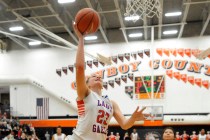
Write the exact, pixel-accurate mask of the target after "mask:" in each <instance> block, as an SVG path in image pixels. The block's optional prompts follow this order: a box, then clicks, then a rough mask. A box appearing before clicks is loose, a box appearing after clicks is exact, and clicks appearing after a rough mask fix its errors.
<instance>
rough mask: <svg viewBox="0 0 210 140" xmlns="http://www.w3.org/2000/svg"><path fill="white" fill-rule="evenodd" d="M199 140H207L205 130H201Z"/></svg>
mask: <svg viewBox="0 0 210 140" xmlns="http://www.w3.org/2000/svg"><path fill="white" fill-rule="evenodd" d="M198 140H206V134H205V129H201V131H200V134H199V135H198Z"/></svg>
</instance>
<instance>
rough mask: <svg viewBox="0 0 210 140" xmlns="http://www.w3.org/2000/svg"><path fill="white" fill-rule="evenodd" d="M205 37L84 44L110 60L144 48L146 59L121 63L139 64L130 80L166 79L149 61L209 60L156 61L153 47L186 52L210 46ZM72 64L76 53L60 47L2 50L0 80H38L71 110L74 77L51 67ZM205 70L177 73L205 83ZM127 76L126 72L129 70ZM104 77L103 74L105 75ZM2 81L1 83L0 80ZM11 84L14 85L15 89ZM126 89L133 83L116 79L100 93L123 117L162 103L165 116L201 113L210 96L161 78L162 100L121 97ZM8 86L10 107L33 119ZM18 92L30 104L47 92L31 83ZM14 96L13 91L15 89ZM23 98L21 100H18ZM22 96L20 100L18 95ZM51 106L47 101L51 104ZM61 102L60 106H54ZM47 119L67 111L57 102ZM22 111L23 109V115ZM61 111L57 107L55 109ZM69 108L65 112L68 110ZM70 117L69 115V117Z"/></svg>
mask: <svg viewBox="0 0 210 140" xmlns="http://www.w3.org/2000/svg"><path fill="white" fill-rule="evenodd" d="M209 40H210V37H209V36H207V37H199V38H185V39H167V40H166V39H165V40H160V41H155V42H154V46H151V44H150V42H149V41H148V42H143V41H142V42H133V43H129V44H126V43H117V44H97V45H88V46H85V49H86V51H87V52H89V53H91V54H96V53H98V52H99V53H101V54H102V55H106V56H114V55H118V54H122V53H131V52H137V51H139V50H144V49H151V52H152V49H154V50H153V54H154V55H151V57H150V58H148V57H146V56H145V55H144V58H143V59H141V58H139V57H138V60H134V59H133V58H132V57H131V60H130V61H129V62H128V61H127V60H126V59H124V62H123V63H124V64H129V63H131V62H135V61H141V64H140V65H139V67H138V68H139V71H138V72H135V73H134V76H139V75H151V74H155V75H156V74H163V75H165V72H166V70H165V69H163V68H162V67H161V66H160V68H159V69H157V70H155V71H152V70H151V69H150V68H149V66H148V63H149V61H150V59H151V58H154V59H160V60H161V61H162V60H163V59H171V60H175V59H181V60H187V61H189V62H190V61H195V62H199V63H203V64H206V65H208V64H209V62H210V59H205V60H203V61H200V60H196V59H195V58H194V57H191V58H188V57H187V56H185V57H180V56H179V55H177V57H173V56H170V57H168V56H166V55H163V56H162V57H160V56H159V55H158V54H157V53H156V51H155V48H191V49H206V48H207V47H209V46H210V41H209ZM86 60H91V59H90V58H88V57H87V58H86ZM74 61H75V51H69V50H64V49H58V48H48V49H33V50H30V51H26V50H24V51H20V50H19V51H11V52H7V53H6V54H0V67H1V68H0V81H1V77H2V76H10V77H11V76H12V77H16V76H21V75H30V76H33V77H35V78H36V79H38V80H39V81H41V82H42V84H43V85H44V86H45V87H46V88H48V89H50V90H51V91H54V93H56V94H57V95H58V96H62V97H65V98H67V99H68V100H70V101H71V103H72V104H73V105H74V106H75V105H76V103H75V98H76V92H75V90H73V89H71V85H70V84H71V83H72V82H73V81H74V80H75V73H71V72H70V71H68V74H67V75H65V74H64V73H62V77H59V76H58V75H57V74H56V72H55V71H56V69H58V68H62V67H67V66H68V65H73V64H74ZM123 63H122V62H121V61H120V60H118V64H114V63H113V65H112V66H115V67H118V66H120V65H121V64H123ZM109 67H110V66H105V67H102V66H101V65H100V64H99V67H98V68H96V67H95V66H93V69H90V68H89V67H88V66H87V69H86V73H87V74H90V73H93V72H96V71H98V70H100V69H105V70H106V69H107V68H109ZM172 70H174V71H178V70H176V69H175V68H174V67H173V68H172ZM204 70H205V69H202V72H201V73H200V74H198V73H192V72H188V71H187V69H184V70H183V71H180V73H186V74H189V75H192V76H195V77H196V78H203V79H206V80H210V77H209V76H206V75H204V74H203V72H204ZM129 72H131V70H130V71H129ZM105 75H106V72H105ZM120 76H121V74H120V73H119V74H118V75H117V76H115V77H111V78H107V77H105V79H104V81H108V80H112V79H115V78H116V77H120ZM1 83H3V82H1ZM15 86H16V85H15ZM125 86H134V84H133V82H131V81H129V80H128V83H127V84H124V83H123V81H121V86H118V85H117V84H115V88H110V86H109V88H108V89H109V90H107V91H106V90H104V94H108V95H109V96H110V98H111V99H113V100H115V101H116V102H117V103H118V104H119V106H120V108H121V109H122V112H123V113H124V114H129V113H132V112H133V111H134V110H135V107H136V105H140V106H141V105H163V106H164V113H202V112H210V108H209V107H208V106H209V105H208V99H209V98H210V92H209V90H207V89H204V88H200V87H197V86H195V85H194V86H192V85H190V84H189V83H187V84H184V83H183V82H182V81H177V80H175V79H170V78H169V77H167V76H166V92H165V98H164V99H159V100H131V99H130V98H129V97H128V96H127V95H126V94H125V93H124V87H125ZM12 89H13V86H12V87H11V95H13V96H11V102H12V103H13V104H11V105H12V106H13V108H17V110H18V111H19V110H22V113H23V114H24V115H32V114H34V112H35V110H33V109H32V110H31V111H29V109H27V108H26V109H22V108H23V107H24V105H23V102H21V101H19V100H20V99H16V96H17V95H14V94H15V92H14V91H12ZM19 90H20V92H19V91H18V93H16V94H22V95H23V93H21V90H24V91H25V92H24V95H23V96H26V94H28V95H27V98H28V99H29V98H30V100H34V98H36V97H38V96H40V95H43V96H48V94H45V93H42V91H40V90H37V89H36V88H34V87H33V86H30V85H21V86H20V89H19ZM16 92H17V91H16ZM21 97H22V96H21ZM22 98H23V97H22ZM50 102H51V101H50ZM59 103H61V102H59ZM54 104H57V103H56V100H55V99H54V100H53V99H52V106H54ZM50 108H51V109H52V110H51V113H52V115H66V114H68V113H67V111H66V110H68V109H69V108H68V107H67V106H66V105H64V104H62V103H61V104H60V106H57V108H54V107H51V106H50ZM59 108H65V111H59V113H58V112H57V110H58V109H59ZM23 110H24V111H23ZM60 110H62V109H60ZM69 110H70V109H69ZM70 114H71V113H70ZM72 114H75V111H72Z"/></svg>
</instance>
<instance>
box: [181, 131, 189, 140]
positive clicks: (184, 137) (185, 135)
mask: <svg viewBox="0 0 210 140" xmlns="http://www.w3.org/2000/svg"><path fill="white" fill-rule="evenodd" d="M189 137H190V136H189V135H188V134H187V132H186V131H183V134H182V140H188V139H189Z"/></svg>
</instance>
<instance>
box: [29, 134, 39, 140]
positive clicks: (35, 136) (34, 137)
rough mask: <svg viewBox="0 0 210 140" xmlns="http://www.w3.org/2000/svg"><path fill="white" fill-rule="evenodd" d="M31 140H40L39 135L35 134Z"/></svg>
mask: <svg viewBox="0 0 210 140" xmlns="http://www.w3.org/2000/svg"><path fill="white" fill-rule="evenodd" d="M31 140H39V138H38V137H37V135H36V134H35V133H34V134H32V136H31Z"/></svg>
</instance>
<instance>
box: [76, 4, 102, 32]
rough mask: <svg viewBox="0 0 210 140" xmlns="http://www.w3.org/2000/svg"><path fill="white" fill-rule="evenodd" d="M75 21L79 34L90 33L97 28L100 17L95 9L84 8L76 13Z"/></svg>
mask: <svg viewBox="0 0 210 140" xmlns="http://www.w3.org/2000/svg"><path fill="white" fill-rule="evenodd" d="M75 22H76V24H77V28H78V30H79V32H80V33H81V34H83V35H84V34H92V33H95V32H96V31H97V30H98V27H99V25H100V17H99V15H98V13H97V12H96V11H95V10H93V9H91V8H84V9H82V10H80V11H79V12H78V13H77V14H76V17H75Z"/></svg>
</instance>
